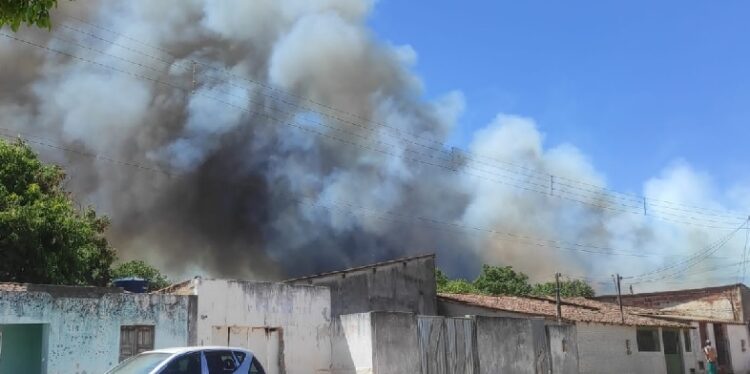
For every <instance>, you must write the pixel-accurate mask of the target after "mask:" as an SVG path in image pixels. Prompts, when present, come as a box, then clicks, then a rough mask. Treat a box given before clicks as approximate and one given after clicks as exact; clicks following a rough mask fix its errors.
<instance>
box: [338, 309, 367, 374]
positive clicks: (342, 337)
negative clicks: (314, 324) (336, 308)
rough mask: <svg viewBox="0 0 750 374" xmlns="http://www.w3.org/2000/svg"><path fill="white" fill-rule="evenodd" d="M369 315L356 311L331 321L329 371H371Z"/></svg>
mask: <svg viewBox="0 0 750 374" xmlns="http://www.w3.org/2000/svg"><path fill="white" fill-rule="evenodd" d="M370 317H371V315H370V313H357V314H347V315H343V316H339V317H336V318H334V320H333V322H332V323H331V355H332V357H331V361H332V363H331V373H333V374H355V373H356V374H372V373H373V337H372V320H371V318H370Z"/></svg>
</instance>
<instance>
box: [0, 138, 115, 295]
mask: <svg viewBox="0 0 750 374" xmlns="http://www.w3.org/2000/svg"><path fill="white" fill-rule="evenodd" d="M64 179H65V173H64V172H63V171H62V169H60V168H59V167H56V166H52V165H46V164H44V163H42V162H41V161H40V160H39V158H38V157H37V155H36V154H35V153H34V152H33V151H32V150H31V148H29V146H28V145H26V144H24V143H22V142H20V141H19V142H17V143H13V144H11V143H8V142H5V141H3V140H0V259H2V260H0V281H8V282H30V283H48V284H71V285H99V286H104V285H106V284H107V283H109V280H110V266H111V264H112V262H113V261H114V259H115V253H114V250H112V248H111V247H110V245H109V243H108V242H107V239H106V238H105V237H104V231H105V229H106V228H107V226H108V225H109V221H108V220H107V218H106V217H98V216H97V215H96V213H95V212H94V211H93V210H92V209H91V208H87V209H77V208H75V204H74V203H73V201H72V200H71V198H70V195H69V194H68V193H67V192H65V190H64V189H63V187H62V182H63V181H64Z"/></svg>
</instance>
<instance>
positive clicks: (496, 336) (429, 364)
mask: <svg viewBox="0 0 750 374" xmlns="http://www.w3.org/2000/svg"><path fill="white" fill-rule="evenodd" d="M286 283H290V284H296V285H309V286H313V285H314V286H324V287H328V288H330V290H331V317H332V322H331V334H330V337H331V347H332V348H331V350H332V353H331V360H332V361H331V372H332V373H336V374H344V373H347V374H354V373H377V374H391V373H392V374H402V373H421V374H451V373H467V374H468V373H472V374H474V373H476V374H478V373H482V374H484V373H487V374H490V373H491V374H494V373H501V372H512V373H521V374H523V373H529V374H537V373H539V374H541V373H544V374H547V373H550V372H551V373H561V374H562V373H565V374H568V373H570V374H574V373H578V357H577V355H576V353H575V327H574V326H571V325H560V326H557V325H556V326H545V324H544V321H543V320H541V319H538V318H506V317H484V316H481V315H480V316H464V315H458V316H442V315H440V314H439V313H438V308H437V293H436V282H435V256H434V255H426V256H416V257H409V258H403V259H396V260H392V261H386V262H380V263H375V264H370V265H366V266H360V267H355V268H351V269H346V270H340V271H334V272H329V273H323V274H318V275H312V276H307V277H301V278H295V279H291V280H288V281H286ZM509 336H513V337H514V338H513V339H508V337H509Z"/></svg>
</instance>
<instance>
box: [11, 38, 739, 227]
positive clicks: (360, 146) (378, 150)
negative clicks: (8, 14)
mask: <svg viewBox="0 0 750 374" xmlns="http://www.w3.org/2000/svg"><path fill="white" fill-rule="evenodd" d="M0 35H3V36H5V37H8V38H11V39H14V40H17V41H19V42H22V43H25V44H27V45H31V46H34V47H39V48H43V49H45V50H48V51H50V52H55V53H59V54H62V55H65V56H68V57H71V58H74V59H78V60H80V61H84V62H88V63H92V64H94V65H97V66H100V67H104V68H107V69H111V70H114V71H117V72H121V73H124V74H128V75H130V76H133V77H135V78H140V79H146V80H149V81H152V82H155V83H159V84H164V85H167V86H169V87H171V88H174V89H178V90H182V91H186V90H187V89H185V88H184V87H181V86H178V85H175V84H172V83H168V82H164V81H161V80H159V79H156V78H152V77H148V76H144V75H141V74H136V73H132V72H128V71H125V70H122V69H118V68H115V67H112V66H110V65H106V64H103V63H100V62H96V61H92V60H89V59H86V58H83V57H80V56H77V55H73V54H71V53H67V52H63V51H59V50H56V49H52V48H49V47H46V46H42V45H39V44H37V43H33V42H30V41H27V40H23V39H20V38H17V37H15V36H12V35H8V34H0ZM118 58H119V59H121V60H123V61H128V62H131V63H134V64H136V65H138V66H143V64H140V63H135V62H132V61H129V60H127V59H123V58H120V57H118ZM199 95H200V96H204V97H207V98H210V99H212V100H215V101H217V102H220V103H223V104H225V105H228V106H231V107H234V108H236V109H239V110H241V111H244V112H247V113H252V114H255V115H259V116H263V117H266V118H268V119H271V120H273V121H276V122H279V123H282V124H284V125H287V126H291V127H294V128H298V129H301V130H303V131H307V132H311V133H313V134H315V135H318V136H322V137H326V138H329V139H333V140H337V141H340V142H343V143H346V144H350V145H352V146H355V147H359V148H363V149H368V150H371V151H375V152H380V153H383V154H386V155H391V156H394V157H398V158H402V159H404V160H406V161H412V162H418V163H422V164H426V165H430V166H434V167H438V168H441V169H444V170H448V171H451V172H461V173H463V174H466V175H469V176H472V177H478V178H481V179H484V180H490V181H493V182H496V183H500V184H504V185H508V186H511V187H515V188H519V189H523V190H526V191H531V192H536V193H540V194H543V195H546V186H544V185H540V184H534V183H530V182H528V181H519V180H517V179H511V181H514V182H520V183H522V184H521V185H519V184H513V183H508V182H507V181H502V180H498V179H494V178H487V177H484V176H482V175H478V174H472V173H470V172H467V171H466V170H463V169H461V170H459V169H457V168H456V167H451V166H446V165H442V164H439V163H435V162H430V161H425V160H423V159H419V158H411V157H404V155H399V154H394V153H392V152H389V151H384V150H382V149H378V148H375V147H372V146H368V145H362V144H359V143H355V142H353V141H350V140H348V139H343V138H340V137H336V136H332V135H330V134H325V133H321V132H319V131H316V130H314V129H310V128H308V127H305V126H300V125H299V124H297V123H295V122H292V121H285V120H282V119H279V118H276V117H274V116H271V115H269V114H267V113H263V112H258V111H253V110H251V109H248V108H247V107H244V106H240V105H236V104H233V103H231V102H228V101H226V100H223V99H220V98H217V97H214V96H211V95H207V94H205V93H200V94H199ZM286 114H288V115H290V113H286ZM324 126H326V125H324ZM328 127H329V128H331V129H332V130H336V131H341V130H340V129H338V128H335V127H332V126H330V125H328ZM344 133H346V134H348V135H352V134H351V133H350V132H346V131H344ZM354 135H357V134H354ZM360 137H361V135H360ZM364 139H366V140H369V139H368V138H366V137H364ZM376 143H378V144H385V145H389V146H391V147H393V145H391V144H388V143H384V142H382V141H376ZM407 151H411V152H414V153H416V154H419V155H424V156H428V157H431V158H434V156H432V155H429V154H424V153H421V152H418V151H414V150H410V149H408V148H407ZM438 159H439V160H442V161H446V160H445V159H440V158H438ZM480 171H481V170H480ZM505 178H506V179H508V178H507V176H505ZM524 183H525V184H527V185H531V186H532V187H527V186H524V185H523V184H524ZM533 187H539V188H543V189H544V190H539V189H536V188H533ZM563 194H565V195H572V196H579V197H582V198H584V199H587V198H589V197H588V196H585V195H581V194H576V193H573V192H570V191H564V192H563V193H558V194H556V195H555V196H556V197H558V198H563V199H566V200H570V201H575V202H579V203H582V204H587V205H591V206H594V207H597V208H601V209H607V210H612V211H615V212H628V213H634V212H633V211H629V210H623V209H620V208H616V207H612V206H610V205H619V206H622V207H625V208H634V206H629V205H624V204H617V203H612V202H610V204H609V205H602V204H596V203H593V202H591V201H585V200H580V199H576V198H574V197H570V196H562V195H563ZM664 214H667V215H670V214H668V213H664ZM673 216H674V215H673ZM652 217H656V218H657V219H660V220H664V221H667V222H673V223H682V224H688V225H694V226H699V227H705V228H716V229H730V228H729V227H721V226H716V225H705V224H699V223H696V222H690V221H682V220H675V219H670V218H666V217H662V216H653V215H652ZM678 217H680V216H678ZM688 218H691V219H693V217H688Z"/></svg>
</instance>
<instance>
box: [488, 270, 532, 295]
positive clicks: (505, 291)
mask: <svg viewBox="0 0 750 374" xmlns="http://www.w3.org/2000/svg"><path fill="white" fill-rule="evenodd" d="M474 287H476V289H477V290H478V291H479V292H480V293H483V294H487V295H514V296H522V295H528V294H530V293H531V291H532V288H531V285H530V284H529V277H528V276H527V275H526V274H524V273H522V272H516V271H514V270H513V268H512V267H510V266H490V265H486V264H485V265H482V272H481V273H480V274H479V277H478V278H477V279H476V280H475V281H474Z"/></svg>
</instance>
